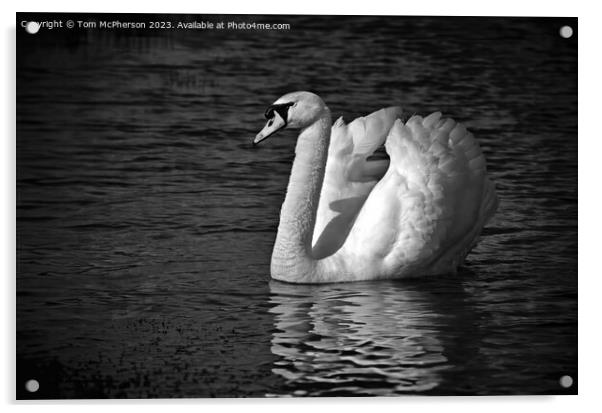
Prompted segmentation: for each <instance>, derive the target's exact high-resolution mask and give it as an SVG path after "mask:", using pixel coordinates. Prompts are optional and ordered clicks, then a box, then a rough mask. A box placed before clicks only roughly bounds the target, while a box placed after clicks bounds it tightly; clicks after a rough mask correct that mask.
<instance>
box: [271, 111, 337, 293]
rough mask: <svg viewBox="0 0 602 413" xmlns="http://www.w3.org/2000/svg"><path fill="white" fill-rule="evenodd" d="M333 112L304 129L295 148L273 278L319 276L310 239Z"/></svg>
mask: <svg viewBox="0 0 602 413" xmlns="http://www.w3.org/2000/svg"><path fill="white" fill-rule="evenodd" d="M331 122H332V121H331V117H330V111H329V110H328V108H326V109H325V110H324V111H323V112H322V115H321V116H320V118H319V119H318V120H317V121H316V122H314V123H313V124H311V125H310V126H308V127H307V128H305V129H304V130H302V131H301V134H300V135H299V138H298V139H297V147H296V149H295V154H296V155H295V161H294V162H293V168H292V171H291V176H290V180H289V183H288V189H287V193H286V198H285V199H284V203H283V204H282V210H281V212H280V225H279V226H278V235H277V236H276V244H275V245H274V252H273V253H272V266H271V272H272V277H273V278H275V279H278V280H283V281H289V282H310V281H312V279H314V278H315V277H316V263H317V261H316V260H315V259H314V258H313V257H312V255H311V247H312V246H311V241H312V235H313V230H314V224H315V221H316V213H317V210H318V202H319V200H320V191H321V189H322V182H323V180H324V170H325V168H326V158H327V156H328V146H329V143H330V130H331Z"/></svg>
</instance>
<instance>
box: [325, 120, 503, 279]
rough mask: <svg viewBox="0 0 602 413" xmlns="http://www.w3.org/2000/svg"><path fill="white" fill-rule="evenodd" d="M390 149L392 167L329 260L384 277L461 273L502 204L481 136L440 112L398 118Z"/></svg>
mask: <svg viewBox="0 0 602 413" xmlns="http://www.w3.org/2000/svg"><path fill="white" fill-rule="evenodd" d="M385 147H386V149H387V152H388V154H389V156H390V159H391V160H390V166H389V169H388V170H387V172H386V174H385V176H384V177H383V178H382V179H381V180H380V181H379V182H378V183H377V184H376V186H375V187H374V189H373V190H372V191H371V192H370V195H369V196H368V198H367V199H366V201H365V203H364V204H363V206H362V208H361V211H360V212H359V213H358V215H357V218H356V220H355V222H354V224H353V227H352V228H351V230H350V232H349V234H348V237H347V239H346V240H345V242H344V245H343V247H342V248H341V249H340V250H339V251H338V252H337V253H336V254H334V256H332V257H330V258H331V260H330V261H331V262H332V263H333V264H334V265H335V266H339V267H340V265H345V266H347V267H348V268H351V267H350V266H353V268H354V269H355V271H354V272H356V273H360V274H361V272H362V271H361V269H362V268H365V269H366V271H365V272H366V274H374V272H375V271H376V272H377V273H378V274H380V276H382V277H393V276H404V275H421V274H422V273H429V274H435V273H441V272H448V271H455V268H456V267H457V266H458V265H459V264H460V263H461V262H462V260H463V259H464V256H465V255H466V254H467V253H468V251H469V249H470V248H471V247H472V246H473V245H474V243H475V242H476V239H477V237H478V235H479V233H480V231H481V229H482V227H483V225H485V223H486V221H487V220H488V219H489V218H490V217H491V216H492V215H493V213H494V212H495V209H496V207H497V197H496V195H495V188H494V186H493V184H492V183H491V182H490V181H489V180H488V178H487V175H486V164H485V158H484V156H483V154H482V153H481V149H480V147H479V145H478V143H477V141H476V140H475V139H474V137H473V135H472V134H471V133H470V132H468V131H467V130H466V128H465V127H464V126H463V125H461V124H459V123H458V124H457V123H456V122H455V121H453V120H452V119H442V118H441V113H439V112H437V113H433V114H431V115H429V116H427V117H426V118H424V119H423V118H421V117H419V116H414V117H412V118H411V119H409V120H408V122H407V123H406V124H403V123H402V122H401V121H399V120H398V121H396V122H395V124H394V126H393V127H392V128H391V131H390V133H389V136H388V138H387V140H386V143H385ZM343 262H344V263H345V264H343ZM357 269H360V271H359V272H358V271H357ZM360 277H361V276H360Z"/></svg>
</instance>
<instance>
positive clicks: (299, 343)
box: [270, 281, 451, 396]
mask: <svg viewBox="0 0 602 413" xmlns="http://www.w3.org/2000/svg"><path fill="white" fill-rule="evenodd" d="M270 290H271V299H270V301H271V303H272V305H274V307H273V308H272V309H271V310H270V311H271V312H272V313H273V314H274V315H275V331H274V333H273V337H272V347H271V350H272V353H273V354H274V355H276V356H278V360H277V361H276V362H275V363H274V367H273V370H272V371H273V372H274V373H275V374H278V375H279V376H281V377H283V378H284V379H285V380H286V386H285V391H287V390H290V391H289V392H288V393H290V394H294V395H313V396H327V395H330V396H334V395H392V394H401V393H408V392H409V393H416V392H423V391H428V390H431V389H434V388H435V387H437V386H438V384H439V383H440V381H441V373H442V371H444V370H446V369H448V368H450V367H451V364H450V363H449V362H448V359H447V357H446V355H445V354H446V349H445V348H444V346H443V344H442V339H441V337H440V331H439V329H438V326H440V325H441V324H442V318H444V315H442V314H440V313H437V312H436V311H434V310H433V308H437V307H438V306H437V305H433V304H435V303H433V300H434V299H435V300H436V298H435V295H434V294H432V293H430V292H428V291H422V290H425V288H424V286H422V287H420V286H416V285H414V286H412V285H411V284H408V283H399V282H393V281H392V282H378V283H373V282H365V283H364V282H362V283H348V284H327V285H293V284H285V283H280V282H277V281H272V282H271V283H270Z"/></svg>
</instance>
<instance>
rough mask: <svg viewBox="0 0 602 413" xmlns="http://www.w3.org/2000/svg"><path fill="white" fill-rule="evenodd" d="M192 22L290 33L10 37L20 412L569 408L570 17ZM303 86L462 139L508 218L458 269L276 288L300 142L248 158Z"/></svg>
mask: <svg viewBox="0 0 602 413" xmlns="http://www.w3.org/2000/svg"><path fill="white" fill-rule="evenodd" d="M181 18H182V19H184V18H185V17H184V16H182V17H181ZM30 19H32V18H30ZM172 19H177V18H174V17H172ZM198 19H199V20H200V19H201V16H198ZM204 19H211V20H215V21H220V20H225V21H228V20H235V21H257V22H271V21H276V22H286V23H289V24H290V25H291V30H289V31H256V30H255V31H254V30H251V31H242V32H241V31H232V30H231V31H221V32H220V31H179V32H166V31H150V30H147V31H112V32H111V31H99V30H97V31H94V30H92V31H88V32H85V31H78V30H73V31H70V32H68V33H66V31H61V30H58V29H57V30H54V31H52V32H49V31H45V32H40V33H39V34H38V35H36V36H31V35H27V34H26V33H25V32H22V31H20V30H19V31H18V34H17V44H18V47H17V50H18V53H17V55H18V56H17V254H18V261H17V370H18V371H17V380H18V381H17V394H18V396H19V397H23V398H30V397H52V398H66V397H76V398H78V397H195V396H196V397H210V396H222V397H223V396H266V395H267V396H280V395H297V396H335V395H400V394H527V393H528V394H532V393H537V394H541V393H544V394H547V393H575V392H576V391H577V383H576V378H577V336H576V334H577V77H576V70H577V40H576V38H575V36H574V37H573V38H571V39H563V38H561V37H560V36H559V35H558V29H559V28H560V27H561V26H562V25H564V24H571V25H572V26H573V28H574V31H575V33H576V32H577V27H576V20H572V19H568V20H567V19H564V20H563V19H548V20H542V19H459V18H386V19H385V18H378V17H346V18H336V19H333V18H328V17H319V16H313V17H303V16H296V17H291V16H288V17H278V16H272V17H271V18H267V17H253V16H239V17H232V16H230V17H224V16H205V17H204ZM19 20H20V18H19ZM300 89H301V90H303V89H306V90H313V91H316V92H317V93H319V94H320V95H321V96H322V97H323V98H324V100H325V101H326V102H327V104H328V105H329V107H330V108H331V109H332V111H333V115H334V116H335V117H338V116H340V115H343V116H345V118H346V119H347V120H350V119H352V118H353V117H356V116H360V115H364V114H366V113H368V112H371V111H373V110H376V109H379V108H380V107H383V106H387V105H392V104H401V105H403V106H404V108H406V111H407V113H408V114H409V115H410V114H412V113H422V114H424V113H427V112H429V111H433V110H442V111H443V112H444V113H445V114H447V115H449V116H453V117H455V118H456V119H458V120H461V121H463V122H465V123H466V124H467V126H468V127H469V128H470V129H471V130H472V131H473V133H474V134H475V136H476V137H477V138H478V139H479V140H480V142H481V146H482V148H483V151H484V152H485V154H486V156H487V159H488V168H489V171H490V174H491V176H492V178H493V179H494V180H495V182H496V184H497V188H498V194H499V198H500V207H499V211H498V213H497V215H496V216H495V218H494V219H493V220H492V221H491V223H490V224H489V225H488V226H487V227H486V228H485V230H484V233H483V236H482V240H481V242H480V244H479V245H478V246H477V248H476V249H475V250H474V251H473V252H472V253H471V254H470V255H469V256H468V259H467V262H466V264H465V266H464V267H463V268H462V269H461V271H460V272H459V274H457V275H453V276H452V275H450V276H448V277H439V278H438V279H428V280H406V281H399V282H392V281H391V282H364V283H356V284H332V285H319V286H310V285H288V284H283V283H278V282H274V281H270V277H269V260H270V254H271V248H272V245H273V242H274V238H275V234H276V228H277V224H278V216H279V215H278V214H279V208H280V205H281V203H282V201H283V198H284V194H285V187H286V183H287V180H288V174H289V171H290V166H291V162H292V158H293V148H294V141H295V137H296V135H295V133H294V132H283V133H282V134H280V136H279V138H273V139H270V141H268V142H267V143H266V144H265V145H263V146H261V147H259V148H258V149H252V148H251V147H250V145H249V142H250V139H251V138H252V137H253V136H254V135H255V134H256V133H257V131H258V130H259V129H260V128H261V127H262V126H263V120H262V114H263V111H264V110H265V107H266V106H267V105H268V104H270V103H271V102H273V101H274V100H275V99H276V98H277V97H279V96H280V95H282V94H284V93H285V92H288V91H292V90H300ZM565 374H568V375H571V376H572V377H573V378H574V379H575V384H574V385H573V387H572V388H570V389H563V388H562V387H560V386H559V384H558V380H559V378H560V377H561V376H563V375H565ZM31 378H35V379H37V380H38V381H39V382H40V391H39V392H38V393H36V394H25V392H24V390H23V389H22V387H21V386H22V383H24V382H25V381H26V380H27V379H31Z"/></svg>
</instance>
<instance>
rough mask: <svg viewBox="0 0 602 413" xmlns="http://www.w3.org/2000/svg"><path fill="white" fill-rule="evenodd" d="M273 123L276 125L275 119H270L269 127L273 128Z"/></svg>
mask: <svg viewBox="0 0 602 413" xmlns="http://www.w3.org/2000/svg"><path fill="white" fill-rule="evenodd" d="M273 123H274V118H272V119H270V121H269V122H268V126H272V124H273Z"/></svg>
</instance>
